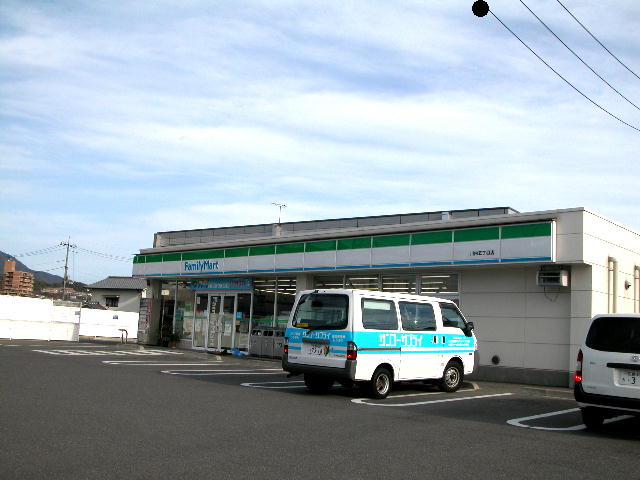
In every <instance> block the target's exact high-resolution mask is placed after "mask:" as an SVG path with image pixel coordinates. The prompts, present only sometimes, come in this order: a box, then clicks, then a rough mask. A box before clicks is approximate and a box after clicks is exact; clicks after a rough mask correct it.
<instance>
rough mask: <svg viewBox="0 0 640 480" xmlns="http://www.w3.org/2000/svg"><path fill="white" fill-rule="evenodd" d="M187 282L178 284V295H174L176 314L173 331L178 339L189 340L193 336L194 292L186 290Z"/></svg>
mask: <svg viewBox="0 0 640 480" xmlns="http://www.w3.org/2000/svg"><path fill="white" fill-rule="evenodd" d="M188 286H189V283H188V282H178V293H177V295H176V314H175V318H174V322H173V324H174V329H175V332H176V333H177V334H179V335H180V338H182V339H186V340H190V339H191V337H192V334H193V315H194V308H193V302H194V298H195V295H194V292H193V290H189V289H188Z"/></svg>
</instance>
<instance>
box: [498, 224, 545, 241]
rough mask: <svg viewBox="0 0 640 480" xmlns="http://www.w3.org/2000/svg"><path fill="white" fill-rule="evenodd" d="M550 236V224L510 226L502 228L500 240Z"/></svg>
mask: <svg viewBox="0 0 640 480" xmlns="http://www.w3.org/2000/svg"><path fill="white" fill-rule="evenodd" d="M550 235H551V224H550V223H536V224H531V225H510V226H508V227H502V238H524V237H548V236H550Z"/></svg>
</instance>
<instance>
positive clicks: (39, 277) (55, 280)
mask: <svg viewBox="0 0 640 480" xmlns="http://www.w3.org/2000/svg"><path fill="white" fill-rule="evenodd" d="M8 258H13V257H12V256H11V255H9V254H8V253H4V252H0V274H1V273H2V269H3V267H4V261H5V260H6V259H8ZM16 270H18V271H20V272H30V273H33V278H34V280H36V281H38V282H42V283H46V284H47V285H61V284H62V281H63V280H64V279H63V278H62V277H60V276H59V275H53V274H51V273H47V272H40V271H37V270H31V269H30V268H29V267H27V266H26V265H25V264H24V263H22V262H21V261H20V260H18V259H16Z"/></svg>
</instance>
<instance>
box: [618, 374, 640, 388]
mask: <svg viewBox="0 0 640 480" xmlns="http://www.w3.org/2000/svg"><path fill="white" fill-rule="evenodd" d="M620 385H636V386H638V387H640V371H638V370H620Z"/></svg>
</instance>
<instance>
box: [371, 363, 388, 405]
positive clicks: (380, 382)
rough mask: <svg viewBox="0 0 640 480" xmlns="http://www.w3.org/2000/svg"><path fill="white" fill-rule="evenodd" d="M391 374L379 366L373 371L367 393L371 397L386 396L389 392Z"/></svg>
mask: <svg viewBox="0 0 640 480" xmlns="http://www.w3.org/2000/svg"><path fill="white" fill-rule="evenodd" d="M392 384H393V375H391V372H389V370H387V369H386V368H383V367H380V368H378V369H377V370H376V371H375V372H373V377H371V382H369V393H370V394H371V396H372V397H373V398H387V396H388V395H389V392H391V385H392Z"/></svg>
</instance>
